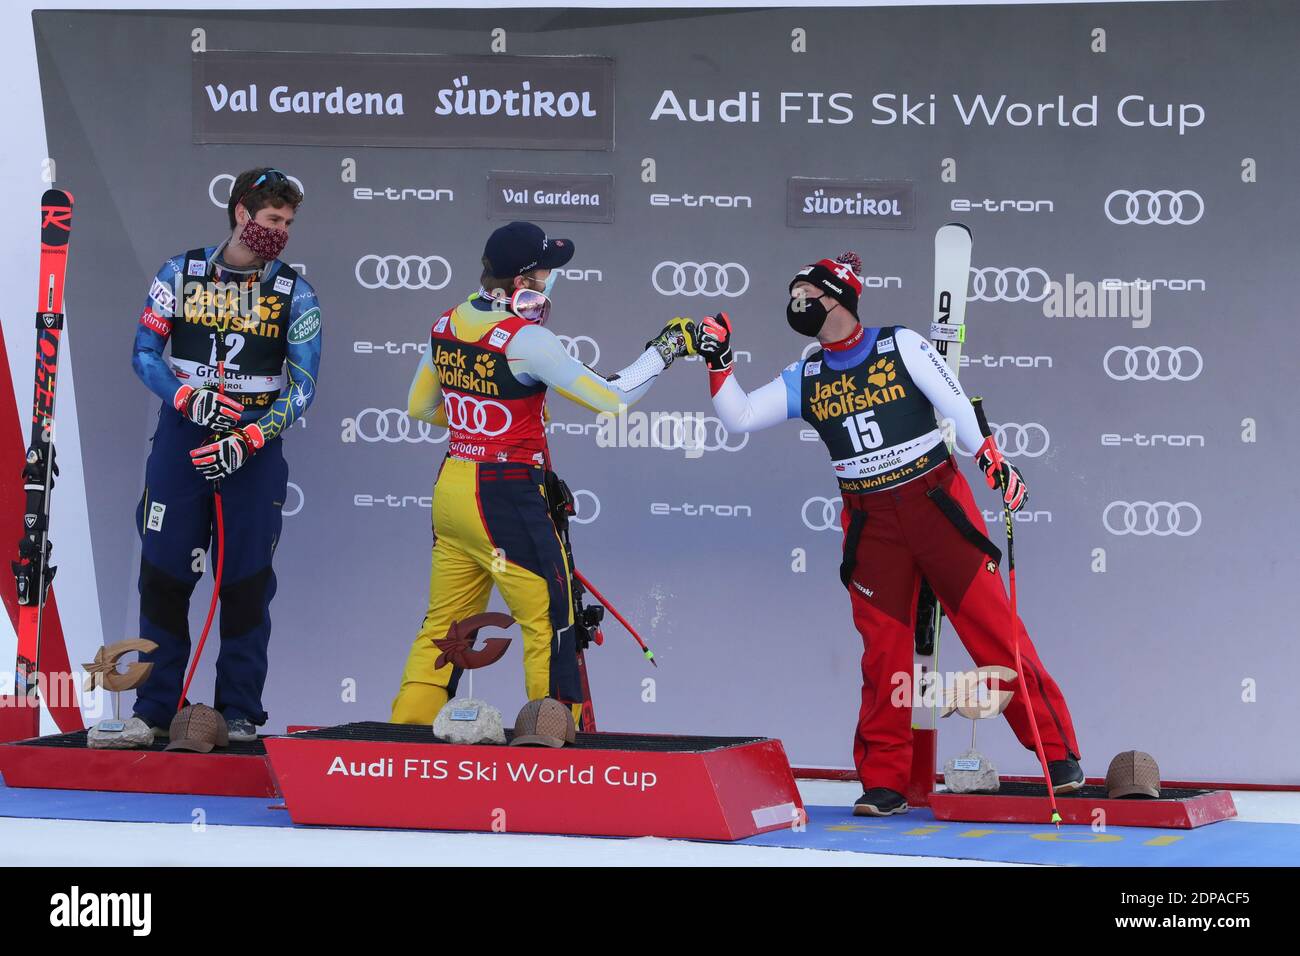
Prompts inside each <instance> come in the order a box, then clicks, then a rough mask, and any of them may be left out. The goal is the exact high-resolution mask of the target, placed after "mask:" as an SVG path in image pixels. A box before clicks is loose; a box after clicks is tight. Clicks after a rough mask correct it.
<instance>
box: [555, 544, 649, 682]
mask: <svg viewBox="0 0 1300 956" xmlns="http://www.w3.org/2000/svg"><path fill="white" fill-rule="evenodd" d="M573 576H574V577H575V578H577V579H578V580H579V581H581V582H582V586H583V587H585V588H586V589H587V590H588V591H590V592H591V596H592V597H594V598H595V599H596V600H597V601H599V602H600V603H601V604H602V605H603V606H604V608H605V610H607V611H609V613H610V614H613V615H614V618H615V619H616V620H617V621H618V623H620V624H622V625H623V627H624V629H625V630H626V631H627V632H628V633H629V634H631V635H632V639H633V640H635V641H636V642H637V643H638V644H640V645H641V653H643V654H644V655H645V659H646V660H648V661H649V662H650V663H651V664H652V665H654V666H655V667H658V666H659V663H658V662H657V661H656V660H655V653H654V651H652V650H650V648H649V647H647V646H646V642H645V641H643V640H641V635H640V634H638V633H637V632H636V628H634V627H633V626H632V625H631V624H629V623H628V622H627V618H625V617H624V616H623V615H622V614H619V613H618V610H617V609H616V608H615V607H614V605H612V604H610V603H609V601H607V600H606V599H605V596H604V595H603V594H601V593H600V592H599V591H597V590H596V588H595V587H594V586H593V585H592V583H591V582H590V581H588V580H587V579H586V577H584V576H583V574H582V572H581V571H579V570H578V569H577V568H574V569H573Z"/></svg>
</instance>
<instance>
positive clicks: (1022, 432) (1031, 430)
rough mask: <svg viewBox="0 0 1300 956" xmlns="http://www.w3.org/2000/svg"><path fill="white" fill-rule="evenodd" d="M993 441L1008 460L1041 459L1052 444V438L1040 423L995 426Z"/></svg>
mask: <svg viewBox="0 0 1300 956" xmlns="http://www.w3.org/2000/svg"><path fill="white" fill-rule="evenodd" d="M993 440H994V442H996V443H997V446H998V451H1000V452H1002V454H1004V455H1006V456H1007V457H1008V458H1015V457H1016V456H1018V455H1023V456H1024V457H1025V458H1041V457H1042V456H1043V455H1044V454H1045V453H1046V452H1047V449H1048V448H1049V447H1051V444H1052V436H1051V435H1049V434H1048V433H1047V429H1046V428H1045V427H1043V426H1042V425H1040V424H1039V423H1038V422H1027V423H1025V424H1024V425H1017V424H1016V423H1015V422H1003V423H1002V424H1001V425H994V426H993Z"/></svg>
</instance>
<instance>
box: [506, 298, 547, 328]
mask: <svg viewBox="0 0 1300 956" xmlns="http://www.w3.org/2000/svg"><path fill="white" fill-rule="evenodd" d="M510 311H511V312H513V313H514V314H515V315H517V316H519V318H521V319H526V320H527V321H529V322H536V323H537V324H538V325H542V324H544V323H545V322H546V320H547V318H548V317H549V316H550V314H551V300H550V299H549V298H548V297H547V296H546V293H544V292H538V291H537V290H535V289H516V290H515V293H514V295H512V296H511V297H510Z"/></svg>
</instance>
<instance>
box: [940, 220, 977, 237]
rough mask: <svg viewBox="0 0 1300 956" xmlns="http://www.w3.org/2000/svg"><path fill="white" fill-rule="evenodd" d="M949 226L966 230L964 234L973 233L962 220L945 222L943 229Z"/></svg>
mask: <svg viewBox="0 0 1300 956" xmlns="http://www.w3.org/2000/svg"><path fill="white" fill-rule="evenodd" d="M950 226H956V227H957V228H958V229H964V230H965V231H966V235H968V236H970V235H973V233H972V232H971V231H970V226H968V225H966V223H964V222H945V223H944V224H943V228H945V229H947V228H948V227H950Z"/></svg>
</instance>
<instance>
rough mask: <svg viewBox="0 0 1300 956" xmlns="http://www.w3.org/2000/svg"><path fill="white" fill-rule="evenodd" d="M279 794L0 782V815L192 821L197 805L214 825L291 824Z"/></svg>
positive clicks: (205, 819) (59, 818)
mask: <svg viewBox="0 0 1300 956" xmlns="http://www.w3.org/2000/svg"><path fill="white" fill-rule="evenodd" d="M281 802H282V801H281V800H280V798H278V797H212V796H204V795H200V794H187V793H109V792H107V791H103V790H37V789H32V788H25V787H6V786H3V785H0V817H30V818H33V819H38V820H101V821H113V822H118V823H185V824H191V823H193V822H194V821H195V820H196V819H197V817H196V816H195V814H196V812H197V811H200V810H201V811H202V812H203V820H204V822H205V823H207V824H210V825H212V826H232V827H287V826H292V825H293V822H292V821H291V820H290V819H289V813H288V811H286V810H272V809H270V807H272V806H273V805H276V804H279V803H281Z"/></svg>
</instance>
